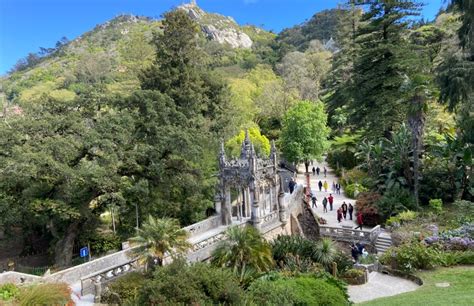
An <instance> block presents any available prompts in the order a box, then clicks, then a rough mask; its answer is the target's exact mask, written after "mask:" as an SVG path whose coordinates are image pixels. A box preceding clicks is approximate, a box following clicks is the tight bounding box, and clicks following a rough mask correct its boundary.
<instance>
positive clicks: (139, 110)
mask: <svg viewBox="0 0 474 306" xmlns="http://www.w3.org/2000/svg"><path fill="white" fill-rule="evenodd" d="M454 2H459V3H460V5H455V4H453V5H450V6H449V8H448V10H447V11H445V12H441V13H440V14H439V15H438V16H437V17H436V19H435V20H434V21H432V22H419V20H418V19H417V14H418V12H419V4H418V3H417V2H412V1H403V2H398V1H395V2H394V3H392V2H390V3H389V2H387V3H385V2H383V1H368V5H365V6H363V7H360V6H351V5H347V6H344V7H341V8H339V9H334V10H329V11H323V12H319V13H317V14H315V15H314V16H313V17H312V18H311V19H310V20H309V21H307V22H305V23H302V24H301V25H297V26H295V27H293V28H290V29H286V30H284V31H282V32H281V33H280V34H278V35H277V34H274V33H271V32H268V31H265V30H263V29H260V28H258V27H254V26H239V25H237V24H236V23H235V21H233V20H232V19H230V18H228V17H224V16H221V15H218V14H210V13H207V12H204V11H203V10H202V9H200V8H199V7H197V6H195V5H193V4H189V5H185V6H184V7H181V8H178V9H177V11H172V12H168V13H166V14H165V15H164V17H165V18H164V19H163V20H154V19H150V18H145V17H135V16H128V15H127V16H125V15H124V16H119V17H116V18H114V19H113V20H111V21H109V22H107V23H106V24H103V25H99V26H97V27H96V28H94V29H93V30H91V31H90V32H87V33H85V34H83V35H82V36H80V37H78V38H76V39H74V40H72V41H69V40H67V39H61V40H60V41H59V42H58V44H57V45H56V46H55V47H54V48H41V52H39V53H37V54H30V55H28V56H27V57H26V58H25V59H24V60H22V61H20V62H19V63H18V64H17V65H16V66H15V67H13V68H12V71H11V72H10V73H9V74H8V75H7V76H5V77H4V78H2V80H1V88H0V90H1V93H0V94H2V95H3V96H4V99H3V100H4V110H3V113H2V117H1V120H0V144H1V146H2V152H1V153H0V169H1V170H0V232H1V233H2V234H3V233H4V234H5V235H6V236H8V237H18V240H21V241H22V243H20V246H19V250H18V252H17V253H18V254H16V255H19V254H20V253H21V254H22V255H31V254H36V253H38V252H40V250H41V249H43V246H45V245H46V246H47V250H48V252H49V254H51V256H49V262H48V263H47V264H53V263H54V264H56V265H58V266H69V265H71V263H72V260H73V257H74V256H75V255H77V254H76V253H77V252H76V251H77V250H76V247H77V246H79V245H84V244H85V243H92V249H93V252H94V253H105V252H107V251H109V250H114V249H117V248H118V247H119V245H120V241H122V240H124V239H127V238H129V237H130V236H132V235H134V234H135V231H136V227H137V226H138V227H139V226H140V225H141V223H142V222H143V220H145V219H146V218H147V216H148V215H154V216H158V217H165V216H166V217H172V218H176V219H178V220H179V221H180V223H181V225H182V226H185V225H188V224H191V223H194V222H196V221H199V220H201V219H203V218H205V217H206V212H207V213H212V207H213V202H214V200H215V190H216V184H217V179H216V170H217V162H218V160H217V152H218V146H219V141H220V140H221V139H224V140H226V149H227V150H228V152H229V153H230V154H232V153H231V152H235V151H236V150H235V146H238V145H239V141H240V140H241V139H242V138H243V132H242V131H243V130H244V129H251V131H252V133H251V134H252V137H253V138H254V139H253V140H254V141H255V142H256V143H258V146H259V147H258V152H259V153H260V154H264V152H267V153H268V148H269V139H270V140H272V139H274V140H276V141H277V144H278V147H279V149H280V150H281V151H282V152H283V153H284V158H285V159H287V160H288V161H291V162H308V161H309V160H311V159H316V158H321V155H322V154H323V153H327V159H328V161H329V163H330V164H331V165H332V167H333V168H334V169H336V171H337V172H338V174H339V175H345V176H344V177H341V181H344V184H345V186H344V188H345V189H346V188H347V189H348V190H349V189H351V190H354V189H355V190H357V191H358V192H361V191H367V192H369V193H371V194H372V195H375V196H373V197H371V199H377V201H375V200H374V201H372V202H370V201H368V202H367V203H364V205H365V206H364V209H365V208H366V213H367V214H374V215H376V217H374V218H376V219H377V221H378V222H379V223H384V222H385V221H386V220H387V219H388V218H390V217H392V216H395V215H397V213H399V212H403V211H406V210H422V209H424V208H426V207H428V206H429V203H430V200H433V199H440V200H442V202H443V203H445V204H448V205H449V204H450V203H453V202H455V201H458V200H465V201H472V196H473V194H474V185H473V180H472V153H473V141H474V139H473V137H474V123H473V116H472V113H473V111H474V109H473V107H474V102H473V101H474V100H473V99H474V93H473V86H472V84H474V73H473V70H474V69H473V65H474V64H473V60H474V56H473V54H474V48H473V46H474V44H473V41H474V39H473V37H472V35H473V32H474V31H473V30H472V27H473V23H472V18H473V17H472V12H473V10H470V9H469V8H465V7H463V6H462V5H463V4H462V3H463V1H454ZM331 38H332V39H333V43H332V44H331V46H328V44H327V42H328V41H329V40H330V39H331ZM334 46H335V48H334ZM308 114H309V115H308ZM308 116H312V117H309V118H308ZM311 120H315V121H318V124H313V125H310V124H301V122H304V123H308V122H310V121H311ZM326 120H327V123H328V124H327V127H325V124H324V123H325V122H326ZM295 125H296V127H295ZM299 125H301V126H303V127H302V128H301V129H300V128H299V127H300V126H299ZM314 127H316V129H317V130H318V131H317V133H311V132H312V131H308V133H306V129H313V130H314ZM329 128H330V129H329ZM295 131H298V133H301V135H300V134H298V135H297V136H298V137H296V135H294V134H295V133H297V132H295ZM293 135H294V137H293ZM299 136H302V137H299ZM326 136H329V137H326ZM305 137H306V138H308V137H310V138H311V139H309V140H308V139H305ZM327 138H329V140H330V144H331V146H330V147H329V145H328V143H327ZM295 139H297V140H298V141H296V140H295ZM294 140H295V141H294ZM308 146H310V148H307V147H308ZM265 148H267V149H265ZM356 193H357V192H356ZM471 204H472V203H471ZM0 259H1V258H0Z"/></svg>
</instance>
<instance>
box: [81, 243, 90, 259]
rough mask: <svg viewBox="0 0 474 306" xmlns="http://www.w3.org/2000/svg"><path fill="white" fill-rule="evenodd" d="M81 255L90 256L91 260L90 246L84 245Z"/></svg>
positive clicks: (82, 256)
mask: <svg viewBox="0 0 474 306" xmlns="http://www.w3.org/2000/svg"><path fill="white" fill-rule="evenodd" d="M79 256H81V258H84V257H89V260H90V259H91V258H90V256H91V255H90V252H89V246H86V247H83V248H82V249H80V250H79Z"/></svg>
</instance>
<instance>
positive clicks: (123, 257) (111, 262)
mask: <svg viewBox="0 0 474 306" xmlns="http://www.w3.org/2000/svg"><path fill="white" fill-rule="evenodd" d="M132 250H133V249H128V250H123V251H119V252H117V253H113V254H110V255H107V256H104V257H101V258H97V259H94V260H92V261H89V262H86V263H83V264H81V265H78V266H75V267H71V268H69V269H66V270H62V271H59V272H56V273H53V274H50V275H47V276H44V280H45V281H46V282H52V283H53V282H65V283H68V284H72V283H74V282H77V281H78V280H80V279H81V278H82V277H84V276H87V275H90V274H93V273H95V272H97V271H101V270H104V269H107V268H109V267H113V266H116V265H121V264H125V263H127V262H129V261H130V260H131V259H132V258H131V256H130V253H131V251H132Z"/></svg>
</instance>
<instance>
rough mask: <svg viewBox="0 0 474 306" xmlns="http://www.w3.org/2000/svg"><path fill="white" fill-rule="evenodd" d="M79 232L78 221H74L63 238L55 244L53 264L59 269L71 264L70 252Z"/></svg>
mask: <svg viewBox="0 0 474 306" xmlns="http://www.w3.org/2000/svg"><path fill="white" fill-rule="evenodd" d="M78 231H79V221H78V220H77V221H74V222H73V223H71V224H69V226H68V228H67V229H66V232H65V233H64V237H63V238H62V239H60V240H59V241H58V242H57V243H56V247H55V249H54V254H55V263H56V265H57V266H59V267H68V266H70V265H71V263H72V251H73V247H74V240H75V239H76V236H77V233H78Z"/></svg>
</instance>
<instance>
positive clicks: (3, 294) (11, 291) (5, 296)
mask: <svg viewBox="0 0 474 306" xmlns="http://www.w3.org/2000/svg"><path fill="white" fill-rule="evenodd" d="M19 293H20V289H18V287H17V286H15V285H14V284H10V283H7V284H3V285H2V286H0V300H3V301H9V300H12V299H14V298H16V297H17V296H18V294H19Z"/></svg>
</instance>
